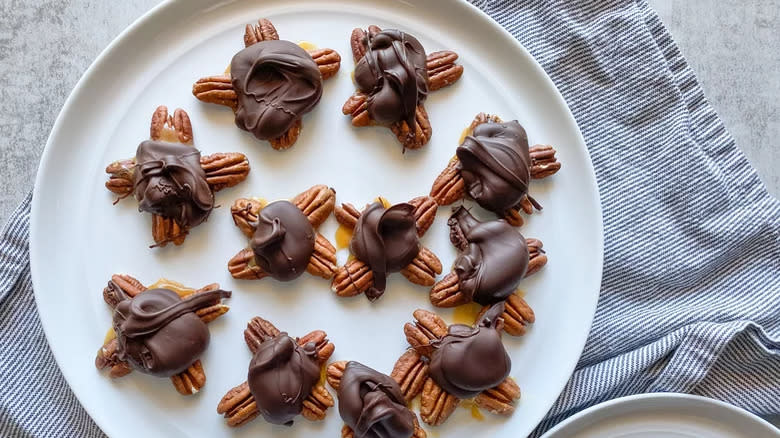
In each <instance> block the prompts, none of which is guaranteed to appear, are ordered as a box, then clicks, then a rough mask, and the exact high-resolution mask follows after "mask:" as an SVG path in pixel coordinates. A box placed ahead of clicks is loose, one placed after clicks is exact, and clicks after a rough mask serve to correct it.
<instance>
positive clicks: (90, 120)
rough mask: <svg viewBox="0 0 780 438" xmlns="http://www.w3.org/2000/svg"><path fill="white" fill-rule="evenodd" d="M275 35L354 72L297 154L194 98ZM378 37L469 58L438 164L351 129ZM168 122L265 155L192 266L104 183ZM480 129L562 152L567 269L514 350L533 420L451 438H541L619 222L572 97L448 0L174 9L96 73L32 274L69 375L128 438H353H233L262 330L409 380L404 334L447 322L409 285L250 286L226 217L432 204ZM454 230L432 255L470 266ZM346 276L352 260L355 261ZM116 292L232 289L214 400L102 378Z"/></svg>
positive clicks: (556, 201)
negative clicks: (110, 303) (274, 207)
mask: <svg viewBox="0 0 780 438" xmlns="http://www.w3.org/2000/svg"><path fill="white" fill-rule="evenodd" d="M259 17H268V18H271V19H272V20H273V22H274V24H275V25H276V27H277V28H278V30H279V33H280V35H281V36H282V38H285V39H290V40H294V41H295V40H306V41H311V42H314V43H315V44H317V45H318V46H319V47H331V48H334V49H336V50H338V51H339V52H340V53H341V55H342V59H343V63H342V68H341V71H340V72H339V74H338V76H337V77H336V78H334V79H331V80H328V81H327V83H326V85H325V89H324V94H323V98H322V101H321V102H320V103H319V105H318V106H317V107H316V108H315V110H314V111H313V112H311V113H310V114H308V115H306V116H305V117H304V123H303V124H304V129H303V133H302V135H301V137H300V139H299V140H298V142H297V144H296V145H295V146H294V147H293V148H292V149H290V150H288V151H285V152H277V151H274V150H273V149H271V148H270V147H269V146H268V144H267V143H265V142H258V141H256V140H255V139H254V138H252V137H251V136H250V135H249V134H247V133H244V132H242V131H239V130H238V129H237V128H236V127H235V126H234V124H233V120H232V119H233V115H232V113H231V111H229V110H228V109H226V108H222V107H218V106H216V105H208V104H204V103H201V102H198V101H197V100H196V99H195V98H194V97H193V96H192V95H191V85H192V83H193V82H194V81H195V80H197V79H198V78H200V77H203V76H207V75H209V74H217V73H221V72H222V71H223V70H224V69H225V66H226V65H227V64H228V63H229V61H230V59H231V57H232V56H233V54H234V53H235V52H236V51H238V50H239V49H241V47H242V44H243V42H242V35H243V27H244V25H245V24H246V23H250V22H254V21H255V20H256V19H257V18H259ZM372 23H373V24H378V25H380V26H382V27H397V28H400V29H404V30H406V31H409V32H410V33H412V34H414V35H416V36H417V37H418V38H419V39H420V41H421V42H422V43H423V44H424V46H425V47H426V49H427V50H428V51H429V52H431V51H435V50H441V49H450V48H451V49H455V50H457V51H458V52H459V53H460V55H461V58H460V62H461V63H462V64H463V65H464V66H465V74H464V75H463V78H462V79H461V80H460V82H459V83H457V84H456V85H455V86H452V87H449V88H447V89H444V90H442V91H439V92H436V93H434V94H433V95H431V96H430V98H429V99H428V102H427V104H426V105H427V108H428V112H429V113H430V117H431V123H432V125H433V129H434V134H433V138H432V140H431V142H430V144H428V145H427V146H426V147H425V148H424V149H422V150H420V151H409V152H407V153H406V154H401V147H400V145H399V144H398V143H397V142H396V140H395V138H394V137H393V135H392V134H391V133H390V131H389V130H387V129H383V128H360V129H358V128H353V127H352V126H351V125H350V123H349V120H348V118H347V117H345V116H343V115H342V114H341V111H340V110H341V106H342V104H343V102H344V101H345V100H346V98H347V97H348V96H350V94H351V93H352V92H353V90H354V86H353V84H352V82H351V80H350V72H351V71H352V67H353V66H352V59H351V58H352V57H351V52H350V48H349V43H348V39H349V34H350V32H351V30H352V29H353V28H354V27H359V26H363V27H365V26H367V25H369V24H372ZM161 104H162V105H167V106H168V107H169V108H170V109H171V110H173V108H176V107H181V108H184V109H186V110H187V111H188V112H189V114H190V116H191V118H192V124H193V128H194V134H195V145H196V146H197V147H198V148H200V149H201V150H202V151H203V152H204V154H208V153H213V152H218V151H240V152H243V153H246V154H247V155H248V157H249V160H250V163H251V165H252V172H251V173H250V175H249V178H248V180H247V181H245V182H244V183H242V184H241V185H239V186H237V187H235V188H232V189H229V190H225V191H222V192H220V193H219V194H218V196H217V203H218V204H221V205H222V207H221V208H219V209H217V210H216V211H215V212H214V214H212V216H211V218H210V219H209V221H208V223H206V224H204V225H201V226H199V227H197V228H195V229H194V230H193V231H192V232H191V233H190V235H189V237H187V241H186V242H185V244H184V245H183V246H181V247H173V246H169V247H167V248H164V249H161V250H150V249H149V248H148V245H149V244H150V241H151V237H150V231H149V227H150V216H149V215H141V214H139V213H138V212H137V211H136V205H135V203H134V202H133V201H132V200H131V199H128V200H125V201H123V202H121V203H119V204H118V205H116V206H113V205H111V203H112V201H113V199H114V197H113V195H111V194H110V193H109V192H107V191H106V189H105V188H104V187H103V183H104V182H105V179H106V175H105V174H104V172H103V169H104V167H105V166H106V164H107V163H109V162H111V161H113V160H115V159H118V158H123V157H129V156H132V155H133V154H134V151H135V149H136V146H137V145H138V143H139V142H140V141H141V140H143V139H145V138H146V137H147V136H148V132H149V120H150V117H151V114H152V112H153V110H154V109H155V107H156V106H158V105H161ZM480 111H489V112H492V113H495V114H499V115H501V116H502V117H503V118H505V119H514V118H517V119H518V120H520V121H521V123H522V124H523V125H524V126H525V127H526V129H527V131H528V133H529V137H530V140H531V141H532V142H536V143H550V144H553V145H555V146H556V147H557V148H558V150H559V154H558V156H559V159H560V161H561V162H562V163H563V170H562V171H561V172H560V173H559V174H557V175H555V176H554V177H552V178H548V179H547V180H544V181H535V182H533V187H532V193H533V196H534V197H535V198H536V199H538V200H539V201H540V202H541V203H542V204H543V205H544V207H545V209H544V212H542V213H540V214H534V215H533V217H531V218H529V220H528V222H527V225H526V226H524V227H523V228H522V231H523V233H525V235H526V236H532V237H538V238H541V239H542V240H543V241H544V245H545V249H546V250H547V251H548V254H549V257H550V263H549V264H548V266H547V267H545V269H544V270H543V271H542V272H541V273H540V274H538V275H535V276H533V277H532V278H530V279H528V280H526V281H524V282H523V283H522V289H523V290H524V291H525V292H526V297H527V300H528V302H529V303H530V305H531V306H532V307H533V308H534V310H535V311H536V315H537V320H538V322H537V323H536V324H535V325H534V326H533V328H532V329H531V330H530V333H529V334H528V335H527V336H525V337H523V338H521V339H511V338H509V337H507V338H506V344H507V347H508V350H509V351H510V353H511V355H512V358H513V369H512V376H514V377H515V378H516V379H517V381H518V382H519V384H520V386H521V387H522V390H523V399H522V400H521V401H520V403H519V405H518V408H517V412H516V413H515V415H514V416H512V417H511V418H499V417H493V416H490V415H488V416H487V418H486V419H485V420H484V421H481V422H480V421H476V420H475V419H473V418H472V417H471V415H470V413H469V411H468V410H466V409H459V410H458V412H457V413H456V414H455V415H454V416H453V418H452V419H450V421H449V422H448V423H447V424H446V425H445V426H443V427H441V428H439V429H438V436H447V437H456V436H462V437H468V436H475V434H477V433H479V434H480V435H481V436H493V437H509V436H512V437H516V436H522V435H525V434H527V433H528V432H529V431H530V430H531V429H532V428H533V427H534V425H536V424H537V423H538V422H539V420H540V419H541V418H542V416H543V415H544V413H545V412H546V411H547V410H548V409H549V407H550V406H551V404H552V403H553V401H554V400H555V398H556V396H557V395H558V394H559V392H560V391H561V389H562V387H563V385H564V383H565V382H566V380H567V378H568V377H569V375H570V373H571V372H572V369H573V367H574V365H575V363H576V361H577V358H578V357H579V355H580V353H581V351H582V347H583V345H584V342H585V339H586V336H587V333H588V330H589V327H590V323H591V319H592V317H593V312H594V308H595V305H596V301H597V297H598V291H599V284H600V279H601V267H602V229H601V226H602V225H601V212H600V206H599V197H598V192H597V188H596V183H595V178H594V174H593V169H592V166H591V163H590V159H589V157H588V153H587V150H586V148H585V145H584V143H583V140H582V137H581V135H580V132H579V130H578V128H577V125H576V124H575V122H574V120H573V118H572V116H571V114H570V112H569V110H568V109H567V107H566V105H565V103H564V101H563V99H562V97H561V96H560V95H559V94H558V92H557V91H556V89H555V87H554V86H553V84H552V83H551V82H550V80H549V79H548V78H547V76H546V75H545V74H544V72H543V71H542V70H541V68H540V67H539V66H538V65H537V64H536V63H535V62H534V60H533V59H532V58H531V56H530V55H529V54H528V53H527V52H526V51H525V50H524V49H523V48H522V47H521V46H520V45H519V44H518V43H517V42H516V41H515V40H514V38H512V37H511V36H510V35H509V34H508V33H506V32H505V31H504V30H502V29H501V28H500V27H499V26H498V25H497V24H496V23H495V22H493V21H491V20H490V19H489V18H488V17H487V16H485V15H483V14H482V13H481V12H479V11H478V10H477V9H475V8H473V7H472V6H470V5H468V4H466V3H458V2H450V1H448V0H441V1H428V2H419V4H412V3H411V2H402V1H397V2H361V1H358V0H349V1H331V2H312V1H281V0H274V1H262V2H259V1H257V2H250V1H226V2H221V3H217V4H215V2H213V1H212V0H195V1H193V0H190V1H172V2H167V3H164V4H163V5H161V6H159V7H157V8H155V9H154V10H153V11H151V12H150V13H149V14H147V15H146V16H144V17H143V18H141V19H140V20H138V21H137V22H136V23H135V24H133V25H132V26H131V27H130V28H129V29H128V30H127V31H125V32H124V33H123V34H122V35H121V36H119V37H118V38H117V39H116V40H115V41H114V42H113V43H112V44H111V45H110V46H109V47H108V48H107V49H106V50H105V52H104V53H103V54H102V55H101V56H100V57H99V58H98V59H97V61H95V63H94V64H93V65H92V67H90V69H89V70H88V71H87V73H86V74H85V75H84V77H83V78H82V80H81V81H80V82H79V84H78V85H77V87H76V89H75V90H74V91H73V93H72V95H71V96H70V98H69V99H68V102H67V103H66V105H65V107H64V108H63V110H62V113H61V114H60V116H59V118H58V120H57V123H56V124H55V126H54V129H53V130H52V133H51V137H50V138H49V143H48V145H47V146H46V150H45V152H44V156H43V159H42V162H41V166H40V170H39V172H38V180H37V181H36V185H35V196H34V202H33V209H32V239H31V245H30V246H31V258H32V274H33V281H34V285H35V294H36V300H37V303H38V308H39V311H40V315H41V319H42V321H43V325H44V328H45V330H46V334H47V336H48V339H49V342H50V344H51V348H52V351H53V352H54V355H55V357H56V358H57V362H58V364H59V366H60V368H61V369H62V371H63V373H64V375H65V377H66V378H67V380H68V382H69V383H70V385H71V387H72V388H73V390H74V392H75V393H76V395H77V396H78V398H79V400H80V401H81V402H82V404H83V405H84V406H85V407H86V409H87V410H88V412H89V413H90V415H91V416H92V417H93V418H94V419H95V421H96V422H97V423H98V425H99V426H100V427H101V428H102V429H103V430H104V431H106V432H107V433H108V434H109V435H111V436H114V437H134V436H138V434H139V433H142V434H143V435H144V436H173V435H208V436H268V435H269V434H271V433H273V434H280V435H285V436H300V437H303V436H312V435H317V436H331V437H333V436H338V433H339V429H340V427H341V420H340V419H339V417H338V413H337V411H336V410H335V409H334V410H332V411H331V412H330V413H329V415H328V418H327V420H326V421H324V422H319V423H311V422H308V421H306V420H303V419H301V420H300V421H298V422H296V425H295V427H293V428H285V427H278V426H270V425H268V424H266V423H264V422H263V421H259V420H258V421H254V422H252V423H251V424H250V425H248V426H245V427H243V428H240V429H237V430H232V429H229V428H228V427H227V426H226V425H225V423H224V420H223V419H222V418H221V417H220V416H218V415H217V414H216V412H215V408H216V405H217V402H218V401H219V399H220V398H221V396H222V395H223V394H224V393H225V391H226V390H227V389H229V388H231V387H232V386H233V385H236V384H238V383H240V382H242V381H243V380H244V379H245V377H246V373H247V367H248V363H249V360H250V354H249V352H248V351H247V349H246V347H245V346H244V343H243V340H242V331H243V329H244V327H245V325H246V322H247V321H248V320H249V319H250V317H252V316H254V315H261V316H263V317H265V318H268V319H270V320H272V321H273V322H275V323H276V324H277V325H278V327H280V328H281V329H283V330H286V331H288V332H290V333H291V334H293V335H295V334H297V335H302V334H304V333H306V332H308V331H310V330H312V329H316V328H321V329H324V330H326V331H327V332H328V334H329V336H330V338H331V339H332V340H333V342H334V343H335V344H336V353H335V355H334V357H333V359H334V360H339V359H355V360H359V361H362V362H364V363H366V364H368V365H370V366H372V367H375V368H377V369H379V370H381V371H384V372H390V370H391V368H392V366H393V363H394V361H395V359H396V358H397V357H398V356H399V354H401V353H402V352H403V350H404V348H406V345H405V342H404V338H403V334H402V325H403V323H404V322H405V321H408V320H410V319H411V314H412V311H413V310H414V309H416V308H420V307H422V308H431V306H430V303H429V302H428V299H427V292H428V291H427V290H426V289H424V288H419V287H413V286H411V285H409V284H408V283H407V282H406V281H405V280H404V279H403V278H402V277H400V276H399V275H394V276H393V277H392V279H391V281H390V282H389V286H388V292H387V293H386V295H385V296H384V297H383V298H382V299H381V300H380V301H379V302H377V303H375V304H370V303H369V302H368V301H367V300H366V299H365V298H363V297H359V298H355V299H339V298H337V297H335V296H334V295H333V294H332V293H331V292H330V290H329V283H328V282H327V281H324V280H321V279H315V278H312V277H308V276H304V277H302V278H300V279H299V280H298V281H295V282H293V283H290V284H280V283H277V282H275V281H273V280H270V279H267V280H264V281H255V282H251V281H249V282H247V281H235V280H233V279H231V278H230V275H229V273H228V271H227V269H226V264H227V261H228V259H229V258H230V257H231V256H232V255H233V254H234V253H236V252H237V251H238V250H239V249H241V248H242V247H244V246H245V245H246V243H247V242H246V239H245V238H244V237H243V236H242V235H241V233H240V232H239V231H238V230H237V229H236V228H235V227H234V226H233V223H232V221H231V218H230V215H229V209H228V208H227V206H229V205H230V204H231V202H232V201H233V200H234V199H235V198H238V197H241V196H262V197H264V198H266V199H270V200H273V199H279V198H288V197H291V196H293V195H295V194H297V193H298V192H300V191H302V190H304V189H306V188H308V187H309V186H311V185H313V184H317V183H325V184H329V185H331V186H332V187H334V188H335V189H336V190H337V192H338V193H337V199H338V201H339V202H354V203H355V204H358V205H360V204H362V203H365V202H368V201H370V200H371V199H373V198H374V197H376V196H377V195H383V196H385V197H387V198H388V199H390V200H391V201H395V202H400V201H406V200H408V199H411V198H412V197H414V196H417V195H421V194H426V193H428V191H429V189H430V185H431V183H432V181H433V179H434V178H435V176H436V175H437V174H438V173H439V171H440V170H441V169H442V168H443V167H444V166H445V164H446V163H447V161H448V160H449V158H450V157H451V156H452V155H453V153H454V150H455V147H456V143H457V141H458V138H459V137H460V134H461V131H462V130H463V128H464V127H465V126H466V125H468V124H469V122H470V121H471V120H472V118H473V117H474V115H475V114H476V113H477V112H480ZM448 213H449V209H447V208H443V209H440V211H439V216H438V218H437V222H436V223H435V224H434V226H433V228H432V229H431V230H430V231H429V232H428V234H427V235H426V236H425V238H424V243H425V244H426V245H428V246H429V247H431V248H432V249H434V250H435V251H436V252H437V253H438V254H439V255H440V257H441V259H442V261H443V263H444V264H445V266H446V267H447V268H449V265H450V263H451V262H452V261H453V259H454V257H455V251H454V249H453V247H452V246H451V245H450V244H449V242H448V239H447V227H446V225H445V224H446V217H447V215H448ZM335 229H336V224H335V220H334V219H332V218H331V219H329V221H328V223H327V224H326V225H325V228H324V229H323V230H324V234H325V235H326V236H329V237H331V238H332V237H333V234H334V232H335ZM346 256H347V254H346V253H344V252H343V251H342V252H341V253H340V254H339V257H340V261H342V262H343V261H344V260H345V259H346ZM116 272H126V273H130V274H132V275H135V276H136V277H137V278H139V279H140V280H141V281H143V282H146V283H147V284H148V283H150V282H153V281H154V280H156V279H157V278H159V277H163V276H164V277H168V278H170V279H174V280H178V281H181V282H184V283H186V284H189V285H193V286H201V285H204V284H207V283H210V282H219V283H221V285H222V286H223V288H225V289H230V290H233V291H234V295H233V298H232V299H231V300H230V302H229V304H230V305H231V308H232V309H231V311H230V313H228V314H227V315H226V317H223V318H220V320H219V321H218V322H215V323H214V324H212V325H211V326H210V327H211V334H212V344H211V346H210V348H209V350H208V351H207V353H206V354H205V356H204V357H203V363H204V367H205V369H206V373H207V375H208V382H207V384H206V386H205V388H204V389H203V390H202V391H201V393H200V394H198V395H197V396H194V397H182V396H180V395H178V394H177V393H176V392H175V391H174V390H173V388H172V386H171V385H170V383H169V382H168V381H167V380H161V379H157V378H153V377H149V376H144V375H142V374H140V373H133V374H132V375H130V376H128V377H125V378H122V379H119V380H115V381H112V380H110V379H109V378H108V377H106V376H105V375H102V374H101V373H99V372H98V371H96V370H95V367H94V365H93V359H94V356H95V351H96V350H97V348H98V347H99V346H100V345H101V343H102V339H103V336H104V334H105V332H106V329H107V328H108V327H109V325H110V317H111V315H110V312H109V309H108V307H107V306H106V304H105V303H104V302H103V300H102V298H101V290H102V289H103V286H104V285H105V284H106V281H107V280H108V279H109V277H110V275H111V274H113V273H116ZM442 314H443V315H444V316H445V317H446V318H448V319H449V318H450V316H451V312H450V311H444V312H442ZM450 321H451V319H450ZM482 434H484V435H482Z"/></svg>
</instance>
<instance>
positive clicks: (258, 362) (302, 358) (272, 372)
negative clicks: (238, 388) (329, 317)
mask: <svg viewBox="0 0 780 438" xmlns="http://www.w3.org/2000/svg"><path fill="white" fill-rule="evenodd" d="M319 378H320V365H319V363H318V362H317V350H316V347H315V345H314V343H312V342H310V343H308V344H306V345H304V346H300V345H298V343H297V342H295V339H293V338H291V337H289V336H288V335H287V333H280V334H279V335H277V336H276V337H274V338H271V339H268V340H266V341H264V342H263V343H262V344H260V347H259V348H258V350H257V351H256V352H255V355H254V357H252V362H251V363H250V364H249V375H248V377H247V382H248V383H249V390H250V391H251V392H252V397H254V399H255V402H256V403H257V407H258V409H259V410H260V413H261V414H262V415H263V418H265V420H266V421H268V422H269V423H273V424H284V425H287V426H290V425H292V423H293V419H294V418H295V417H296V416H297V415H298V414H300V413H301V411H302V410H303V401H304V400H305V399H306V398H307V397H308V396H309V395H310V394H311V391H312V388H314V385H316V384H317V381H318V380H319Z"/></svg>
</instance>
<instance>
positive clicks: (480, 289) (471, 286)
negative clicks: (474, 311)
mask: <svg viewBox="0 0 780 438" xmlns="http://www.w3.org/2000/svg"><path fill="white" fill-rule="evenodd" d="M447 224H448V225H449V226H450V228H451V234H452V235H455V236H458V238H460V239H462V240H464V242H460V245H459V246H462V248H461V253H460V254H459V255H458V257H457V258H456V259H455V262H454V263H453V270H454V271H455V273H456V274H457V275H458V280H459V282H460V291H461V292H462V293H463V294H465V295H467V296H468V297H469V298H471V300H473V301H475V302H477V303H479V304H482V305H489V304H494V303H497V302H499V301H503V300H505V299H506V298H507V297H508V296H509V295H511V294H513V293H514V292H515V290H517V285H518V283H520V280H522V279H523V277H525V271H526V269H528V258H529V254H528V246H527V245H526V242H525V238H524V237H523V235H522V234H520V233H518V232H517V230H515V229H514V228H513V227H512V226H511V225H509V224H508V223H506V221H504V220H503V219H499V220H493V221H487V222H480V221H478V220H477V219H475V218H474V216H472V215H471V213H469V212H468V210H466V209H465V208H463V207H460V208H458V209H457V210H456V211H455V213H453V214H452V216H450V219H449V221H448V222H447Z"/></svg>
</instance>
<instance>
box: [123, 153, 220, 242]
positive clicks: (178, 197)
mask: <svg viewBox="0 0 780 438" xmlns="http://www.w3.org/2000/svg"><path fill="white" fill-rule="evenodd" d="M135 163H136V164H135V172H133V190H134V192H135V199H136V200H138V209H139V210H141V211H148V212H149V213H152V214H157V215H160V216H162V217H166V218H170V219H174V220H176V222H177V223H178V224H179V225H180V226H181V227H183V228H189V227H194V226H195V225H198V224H200V223H201V222H203V221H204V220H206V218H208V216H209V214H210V213H211V210H212V209H213V208H214V193H213V192H212V191H211V187H210V186H209V184H208V182H207V181H206V172H205V171H204V170H203V168H202V167H201V166H200V151H198V150H197V149H195V148H194V147H192V146H188V145H186V144H180V143H168V142H164V141H155V140H146V141H144V142H142V143H141V144H140V145H138V149H137V150H136V152H135Z"/></svg>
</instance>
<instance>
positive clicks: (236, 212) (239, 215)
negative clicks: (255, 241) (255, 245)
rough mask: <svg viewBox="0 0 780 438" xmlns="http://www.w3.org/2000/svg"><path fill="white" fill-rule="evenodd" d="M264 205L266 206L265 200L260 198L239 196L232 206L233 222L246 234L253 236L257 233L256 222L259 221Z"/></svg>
mask: <svg viewBox="0 0 780 438" xmlns="http://www.w3.org/2000/svg"><path fill="white" fill-rule="evenodd" d="M263 207H265V202H263V201H262V200H260V199H258V198H238V199H236V200H235V201H234V202H233V205H231V206H230V214H231V215H232V216H233V223H234V224H236V226H237V227H238V228H239V229H240V230H241V232H242V233H244V235H245V236H247V237H250V238H251V237H252V235H253V234H255V226H254V224H255V223H256V222H257V219H258V216H259V214H260V210H262V209H263Z"/></svg>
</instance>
